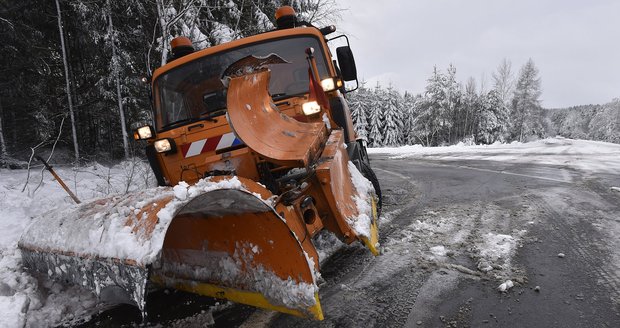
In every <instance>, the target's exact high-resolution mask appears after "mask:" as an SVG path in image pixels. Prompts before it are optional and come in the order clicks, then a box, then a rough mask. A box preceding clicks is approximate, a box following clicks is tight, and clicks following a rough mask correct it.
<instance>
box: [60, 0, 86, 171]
mask: <svg viewBox="0 0 620 328" xmlns="http://www.w3.org/2000/svg"><path fill="white" fill-rule="evenodd" d="M56 11H57V12H58V31H59V32H60V46H61V48H62V63H63V65H64V68H65V83H66V88H67V100H68V102H69V115H70V116H71V133H72V135H73V151H74V153H75V165H78V163H79V160H80V149H79V147H78V141H77V132H76V129H75V116H74V115H73V100H72V96H71V87H70V83H69V68H68V65H67V51H66V49H65V37H64V33H63V29H62V17H61V12H60V3H58V0H56Z"/></svg>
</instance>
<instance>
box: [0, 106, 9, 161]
mask: <svg viewBox="0 0 620 328" xmlns="http://www.w3.org/2000/svg"><path fill="white" fill-rule="evenodd" d="M0 155H1V156H2V157H7V156H8V155H9V154H8V152H7V150H6V142H5V140H4V130H3V129H2V101H0Z"/></svg>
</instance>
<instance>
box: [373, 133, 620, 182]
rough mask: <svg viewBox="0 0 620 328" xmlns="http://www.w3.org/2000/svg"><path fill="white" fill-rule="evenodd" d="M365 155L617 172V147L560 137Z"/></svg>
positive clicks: (385, 150) (619, 163) (619, 159)
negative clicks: (523, 164)
mask: <svg viewBox="0 0 620 328" xmlns="http://www.w3.org/2000/svg"><path fill="white" fill-rule="evenodd" d="M368 153H370V154H387V155H389V156H390V157H392V158H428V159H433V160H460V161H462V160H486V161H499V162H507V163H539V164H545V165H557V166H567V167H571V168H574V169H578V170H582V171H589V172H602V173H617V172H618V169H620V145H619V144H612V143H608V142H601V141H590V140H577V139H566V138H562V137H555V138H547V139H542V140H538V141H534V142H529V143H520V142H513V143H510V144H501V143H495V144H492V145H478V146H466V145H464V144H458V145H454V146H446V147H423V146H421V145H413V146H404V147H395V148H371V149H368Z"/></svg>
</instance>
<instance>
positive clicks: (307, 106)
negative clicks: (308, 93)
mask: <svg viewBox="0 0 620 328" xmlns="http://www.w3.org/2000/svg"><path fill="white" fill-rule="evenodd" d="M301 109H302V110H303V111H304V115H312V114H316V113H318V112H320V111H321V106H319V104H318V103H317V102H316V101H309V102H307V103H304V104H303V105H301Z"/></svg>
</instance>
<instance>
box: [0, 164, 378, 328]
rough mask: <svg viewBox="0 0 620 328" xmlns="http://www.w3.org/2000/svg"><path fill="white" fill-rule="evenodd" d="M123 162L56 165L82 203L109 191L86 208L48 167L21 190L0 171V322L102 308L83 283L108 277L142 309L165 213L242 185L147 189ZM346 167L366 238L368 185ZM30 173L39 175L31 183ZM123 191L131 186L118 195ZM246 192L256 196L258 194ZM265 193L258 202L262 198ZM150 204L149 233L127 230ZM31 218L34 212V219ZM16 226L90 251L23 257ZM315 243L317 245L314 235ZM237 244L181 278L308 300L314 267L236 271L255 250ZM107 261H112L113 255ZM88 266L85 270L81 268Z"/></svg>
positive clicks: (66, 247)
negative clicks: (42, 275) (298, 271)
mask: <svg viewBox="0 0 620 328" xmlns="http://www.w3.org/2000/svg"><path fill="white" fill-rule="evenodd" d="M127 165H134V166H135V165H136V164H135V162H134V163H123V164H122V165H120V166H117V167H114V168H104V167H102V166H100V165H97V164H95V165H93V166H91V167H89V168H82V169H80V170H79V171H76V170H72V169H65V168H57V171H58V173H59V175H60V176H61V177H63V178H64V179H65V181H66V182H67V184H68V185H70V186H71V188H72V189H74V191H75V192H76V193H77V194H78V197H80V198H82V200H83V201H84V200H86V199H89V198H93V197H95V198H98V197H101V196H106V195H108V194H118V196H113V197H107V198H102V199H101V200H98V201H97V204H96V205H95V206H93V204H89V201H84V202H83V204H82V205H74V204H72V202H71V200H70V199H69V198H68V196H66V194H65V193H64V191H62V189H60V187H59V186H58V185H57V183H56V182H55V181H53V179H52V178H51V177H50V176H49V175H48V174H47V172H44V174H43V177H41V176H40V172H33V173H32V174H33V175H32V177H31V179H30V180H31V182H30V183H29V184H28V185H27V186H26V190H28V191H30V192H29V193H25V192H24V193H21V192H19V188H20V187H22V186H23V184H24V183H25V180H26V172H24V171H10V170H0V175H1V176H2V181H3V183H2V184H1V185H0V188H1V189H0V193H2V194H3V195H5V196H6V197H4V201H3V204H2V205H4V206H3V207H2V209H1V210H0V211H1V212H0V215H1V216H0V227H1V228H5V229H4V230H5V231H7V232H8V234H6V235H5V236H4V237H2V238H1V239H0V245H1V246H2V248H1V249H0V255H1V258H0V264H1V267H0V278H2V283H0V318H2V319H0V326H10V327H22V326H27V327H30V326H48V325H49V326H51V325H57V324H59V323H65V324H66V323H71V322H79V321H81V320H85V319H87V318H88V316H89V315H90V314H94V313H97V311H98V309H99V308H101V307H105V306H106V305H104V304H100V303H99V301H98V299H97V297H96V296H95V294H93V293H92V292H91V291H92V290H94V291H96V294H100V293H105V292H108V289H107V288H106V287H108V286H115V285H119V286H121V287H123V289H125V290H126V291H128V292H129V293H130V295H128V296H129V298H130V299H131V300H132V301H133V302H135V303H137V304H138V305H139V306H140V307H143V306H144V293H145V285H146V281H147V270H146V266H148V265H151V264H152V263H154V262H155V261H157V260H158V258H159V256H160V249H161V247H162V245H163V238H164V236H165V231H166V228H167V227H168V225H169V224H170V222H171V220H172V218H173V217H174V215H175V214H176V213H177V212H178V211H179V210H180V209H181V208H183V207H184V206H185V205H186V204H187V203H188V202H190V201H191V200H192V199H195V198H196V197H198V196H200V195H201V194H204V193H207V192H210V191H213V190H217V189H238V190H244V188H243V186H242V184H241V183H240V181H239V180H238V179H236V178H233V179H231V180H224V181H220V182H217V183H213V182H209V181H206V180H203V181H201V182H199V183H198V184H196V185H193V186H189V185H187V184H184V183H181V184H179V185H177V186H175V187H174V188H148V187H149V183H150V185H151V186H152V185H154V184H155V183H154V181H150V180H148V179H143V180H142V178H143V175H141V179H135V178H131V179H129V180H127V179H128V178H127V177H128V175H127V170H128V168H127V167H126V166H127ZM146 169H148V167H147V166H146V165H142V166H140V167H133V168H131V170H144V171H145V172H146ZM351 172H352V178H353V182H354V185H355V188H356V189H357V190H358V191H361V192H362V193H363V194H362V196H360V197H356V198H355V199H354V201H355V203H356V205H357V206H358V207H360V208H359V215H357V216H356V217H351V218H348V220H349V221H350V222H351V223H352V224H353V227H354V230H355V231H356V233H357V234H359V235H361V236H369V235H370V212H371V209H370V206H369V205H368V204H367V203H368V199H367V196H366V193H367V192H368V191H369V190H371V188H372V185H371V184H370V182H369V181H367V180H366V179H364V178H363V177H362V175H361V174H360V173H359V172H358V171H357V170H355V169H354V167H353V170H351ZM132 174H133V173H132ZM39 180H40V181H42V183H40V185H37V183H38V181H39ZM123 191H128V192H133V193H132V195H131V196H130V197H125V196H123V195H122V192H123ZM135 191H138V192H137V193H136V192H135ZM255 196H258V197H259V198H260V195H255ZM270 201H271V200H263V202H264V203H265V204H267V205H270V204H269V202H270ZM158 203H161V204H162V205H163V204H165V206H163V208H161V207H159V208H161V209H160V210H159V211H158V213H157V217H158V220H157V224H156V226H155V227H154V228H153V231H152V233H151V234H150V235H149V234H148V233H147V234H145V233H144V231H143V229H144V227H139V228H140V229H139V230H138V233H136V231H134V230H135V226H133V225H127V222H126V220H127V219H126V218H127V217H132V216H135V218H134V220H137V221H140V220H142V217H143V216H144V215H145V214H144V213H142V212H141V210H142V209H143V208H144V209H146V208H147V207H148V206H157V205H158ZM361 205H363V206H361ZM59 209H61V210H59ZM37 217H38V218H40V219H38V220H37V219H33V218H37ZM29 226H30V228H27V227H29ZM138 226H139V224H138ZM26 228H27V229H26ZM24 230H26V231H28V235H27V236H26V238H24V240H25V241H26V242H25V244H24V245H23V246H25V247H29V248H32V249H43V248H45V249H48V248H49V249H50V250H63V251H64V253H66V254H82V255H84V256H86V257H87V258H92V257H95V258H96V259H93V260H85V261H84V260H77V259H74V258H73V256H65V255H63V254H54V255H49V254H48V253H38V252H31V253H30V254H29V255H28V256H27V257H26V258H23V259H22V257H21V254H20V251H19V250H18V249H17V242H18V240H19V238H20V235H21V234H22V231H24ZM50 232H55V233H50ZM319 240H320V238H319ZM318 243H319V244H321V241H318ZM340 245H342V243H340V242H339V241H338V240H337V239H335V237H333V236H331V237H330V236H327V235H324V237H323V239H322V246H323V247H322V248H321V247H319V253H320V254H321V258H322V259H324V258H327V257H328V256H329V254H330V253H332V252H333V251H335V250H336V249H337V248H338V247H340ZM237 248H238V249H237V252H235V256H233V257H227V258H224V259H223V258H219V259H218V261H217V263H213V265H212V268H208V269H203V270H198V271H196V269H195V268H193V267H189V266H186V267H179V268H175V270H181V271H183V270H185V271H187V272H189V275H190V276H191V275H195V276H196V277H197V278H200V279H203V280H209V279H212V278H214V277H215V278H217V277H219V278H221V280H222V281H228V280H230V281H234V282H236V283H238V282H241V283H242V284H246V285H251V286H253V289H254V290H256V291H259V292H261V293H262V294H264V295H265V296H267V298H268V299H271V300H272V301H273V302H274V303H275V304H281V305H285V306H292V305H296V306H299V305H300V304H303V305H304V306H311V305H313V304H314V303H315V298H314V294H315V293H316V291H317V290H318V289H317V286H316V279H317V278H316V277H319V275H318V273H315V272H313V276H314V277H315V279H314V282H313V283H312V284H306V283H296V282H294V281H293V280H291V279H289V280H282V279H280V278H278V277H277V276H275V275H274V274H273V273H272V272H270V271H268V270H265V269H264V268H262V267H258V268H256V270H253V271H252V272H245V273H244V274H241V272H240V267H242V266H246V264H247V263H248V262H251V261H252V259H251V257H252V255H253V254H254V253H257V252H260V251H261V250H260V249H258V247H256V246H255V245H239V247H237ZM105 259H110V261H106V260H105ZM112 259H120V260H121V262H118V261H115V260H112ZM306 259H307V261H308V262H309V266H310V267H311V268H313V267H314V265H313V264H312V260H311V259H310V258H308V257H307V256H306ZM100 260H101V261H100ZM26 262H27V263H30V266H33V265H35V264H36V265H37V266H38V267H39V269H41V271H45V272H47V274H48V276H50V277H52V276H55V277H65V278H71V279H70V280H71V281H74V282H77V283H78V285H82V286H84V287H87V288H82V287H80V286H64V285H61V284H59V283H56V282H54V280H52V279H42V280H37V278H35V277H32V276H30V275H29V274H28V273H27V272H26V271H24V269H23V266H24V264H25V263H26ZM123 263H129V265H126V264H123ZM43 266H44V268H43ZM89 271H90V272H92V273H93V274H92V275H89V274H88V272H89ZM313 271H314V270H313ZM108 293H110V292H108ZM111 293H112V294H115V293H117V292H114V291H111ZM113 296H118V295H113ZM74 320H76V321H74Z"/></svg>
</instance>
